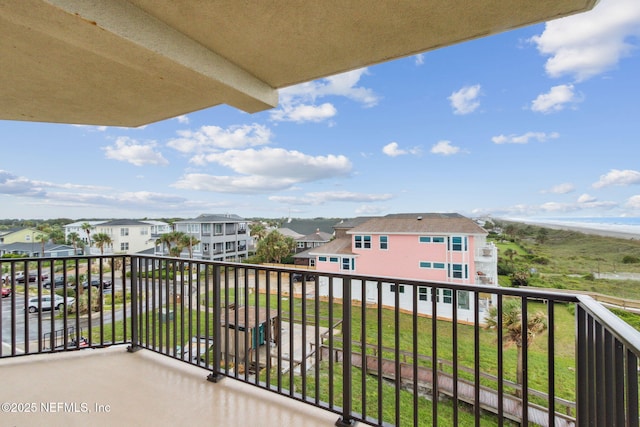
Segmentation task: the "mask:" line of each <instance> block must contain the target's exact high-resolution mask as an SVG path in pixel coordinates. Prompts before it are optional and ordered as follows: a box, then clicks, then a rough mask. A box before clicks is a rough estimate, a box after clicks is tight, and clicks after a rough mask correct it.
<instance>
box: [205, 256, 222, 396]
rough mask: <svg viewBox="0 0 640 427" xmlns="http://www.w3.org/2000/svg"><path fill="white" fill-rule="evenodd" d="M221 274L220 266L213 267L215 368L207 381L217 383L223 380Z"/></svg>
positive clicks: (213, 362) (212, 312)
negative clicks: (221, 372) (221, 364)
mask: <svg viewBox="0 0 640 427" xmlns="http://www.w3.org/2000/svg"><path fill="white" fill-rule="evenodd" d="M220 274H221V269H220V266H219V265H215V266H214V267H213V295H212V298H211V299H212V304H213V307H212V310H211V315H212V316H213V361H212V364H213V367H212V371H211V373H210V374H209V376H207V380H209V381H211V382H214V383H217V382H218V381H220V380H221V379H222V375H220V357H221V352H222V336H221V335H222V333H221V323H222V322H221V321H220Z"/></svg>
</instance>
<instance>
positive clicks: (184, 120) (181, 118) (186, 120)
mask: <svg viewBox="0 0 640 427" xmlns="http://www.w3.org/2000/svg"><path fill="white" fill-rule="evenodd" d="M174 120H177V121H178V123H181V124H189V117H187V116H185V115H182V116H176V117H174Z"/></svg>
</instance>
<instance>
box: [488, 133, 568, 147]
mask: <svg viewBox="0 0 640 427" xmlns="http://www.w3.org/2000/svg"><path fill="white" fill-rule="evenodd" d="M559 137H560V134H559V133H557V132H551V133H546V132H527V133H524V134H522V135H516V134H511V135H508V136H507V135H498V136H494V137H493V138H491V141H493V142H494V143H495V144H528V143H529V141H530V140H536V141H538V142H546V141H548V140H550V139H557V138H559Z"/></svg>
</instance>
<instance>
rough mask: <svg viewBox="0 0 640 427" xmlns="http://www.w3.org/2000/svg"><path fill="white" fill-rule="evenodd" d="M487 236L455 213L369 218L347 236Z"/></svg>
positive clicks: (474, 223) (480, 228)
mask: <svg viewBox="0 0 640 427" xmlns="http://www.w3.org/2000/svg"><path fill="white" fill-rule="evenodd" d="M359 233H373V234H375V233H396V234H405V233H406V234H416V233H424V234H435V233H441V234H452V233H462V234H481V235H486V234H488V233H487V231H486V230H485V229H484V228H482V227H480V226H479V225H478V224H477V223H476V222H475V221H473V220H472V219H470V218H467V217H464V216H462V215H460V214H457V213H402V214H390V215H387V216H384V217H377V218H371V219H369V220H368V221H366V222H364V223H362V224H360V225H357V226H355V227H353V228H352V229H351V230H348V231H347V234H359Z"/></svg>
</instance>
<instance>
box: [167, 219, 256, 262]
mask: <svg viewBox="0 0 640 427" xmlns="http://www.w3.org/2000/svg"><path fill="white" fill-rule="evenodd" d="M174 227H175V231H179V232H183V233H186V234H187V235H189V236H192V237H193V238H194V240H197V241H198V242H199V243H197V244H195V245H193V248H192V251H193V257H194V258H196V259H206V260H213V261H242V260H243V259H246V258H247V256H248V241H249V229H248V227H247V221H246V220H245V219H244V218H241V217H240V216H238V215H233V214H202V215H200V216H198V217H196V218H192V219H185V220H182V221H177V222H175V223H174ZM156 249H157V250H160V251H163V248H162V247H158V248H156ZM185 253H186V249H185ZM165 255H166V254H165Z"/></svg>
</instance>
